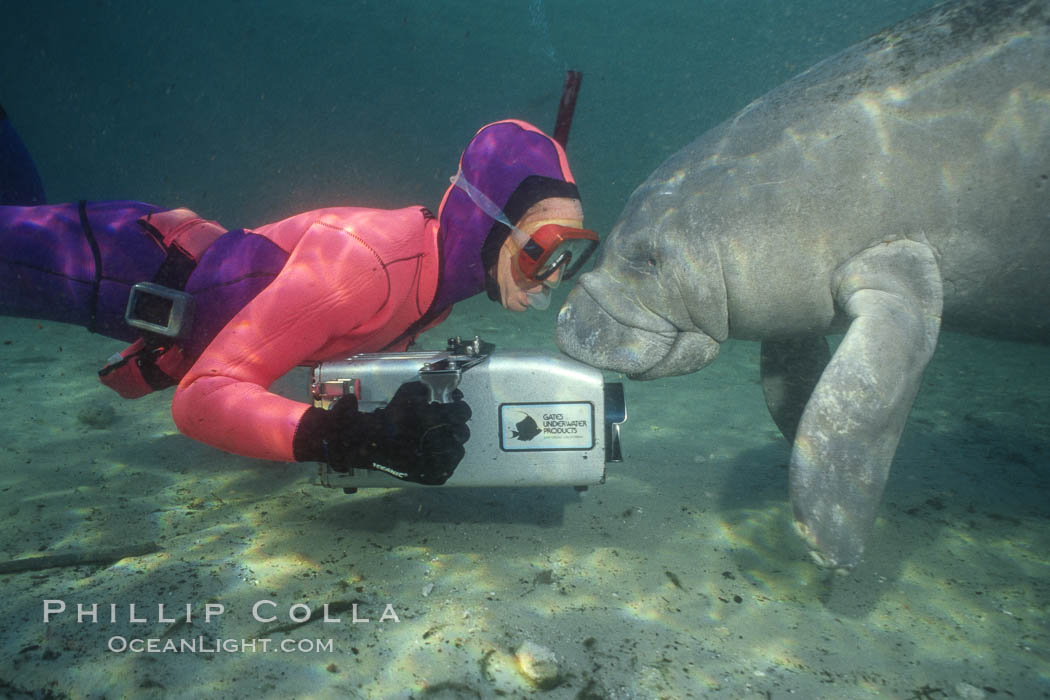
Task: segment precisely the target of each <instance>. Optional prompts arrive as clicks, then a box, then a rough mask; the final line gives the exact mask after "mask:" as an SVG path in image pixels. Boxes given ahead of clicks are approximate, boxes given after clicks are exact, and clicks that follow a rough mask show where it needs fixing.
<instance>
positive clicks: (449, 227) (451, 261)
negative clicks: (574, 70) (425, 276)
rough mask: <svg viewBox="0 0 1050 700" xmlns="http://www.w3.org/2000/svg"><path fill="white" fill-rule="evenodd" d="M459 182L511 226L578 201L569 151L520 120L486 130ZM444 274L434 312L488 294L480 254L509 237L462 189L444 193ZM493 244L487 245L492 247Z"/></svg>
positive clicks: (467, 156)
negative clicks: (551, 200)
mask: <svg viewBox="0 0 1050 700" xmlns="http://www.w3.org/2000/svg"><path fill="white" fill-rule="evenodd" d="M459 177H462V178H465V179H466V180H467V182H469V183H470V184H471V185H472V186H473V187H474V188H476V189H478V190H480V191H481V192H482V193H483V194H484V195H485V196H486V197H488V198H489V199H490V200H492V202H493V203H495V204H496V206H498V207H500V208H501V209H502V210H503V211H504V212H505V213H506V215H507V217H508V219H509V220H510V221H511V222H512V223H517V220H518V218H519V217H520V216H521V215H522V214H524V213H525V211H526V210H527V209H528V208H529V207H531V206H532V205H533V204H535V203H536V202H538V201H540V200H541V199H545V198H547V197H578V196H579V195H578V193H577V191H576V185H575V180H573V177H572V173H571V172H570V171H569V163H568V160H567V159H566V158H565V151H564V150H563V149H562V147H561V146H560V145H559V144H558V143H557V142H556V141H554V139H552V138H551V137H549V136H547V135H546V134H544V133H543V132H542V131H540V130H539V129H537V128H536V127H534V126H532V125H531V124H527V123H526V122H522V121H517V120H506V121H499V122H494V123H492V124H488V125H486V126H484V127H482V128H481V129H480V130H478V132H477V133H476V134H475V135H474V138H473V139H471V141H470V143H469V144H468V145H467V148H466V150H464V151H463V155H462V156H461V157H460V159H459ZM438 223H439V227H440V232H439V234H438V236H439V238H438V240H439V246H440V251H441V274H440V277H439V281H438V290H437V294H436V296H435V298H434V303H433V305H432V306H431V308H432V309H443V308H445V307H448V306H449V305H451V304H454V303H456V302H457V301H462V300H463V299H466V298H468V297H472V296H474V295H475V294H478V293H479V292H482V291H485V274H486V270H485V262H484V261H483V257H482V250H483V249H484V248H486V241H487V240H488V239H489V237H490V235H491V236H494V237H498V241H497V242H498V243H502V240H503V238H504V237H505V236H506V234H507V233H508V232H509V229H507V227H506V226H504V225H503V224H500V223H499V222H497V221H496V220H495V219H494V218H493V217H491V216H490V215H489V214H486V213H485V212H484V211H482V209H481V208H480V207H479V206H478V205H477V204H475V203H474V202H473V201H472V200H471V198H470V196H469V195H468V194H467V193H466V192H465V191H464V190H463V189H462V188H460V187H456V186H455V185H452V186H450V187H449V188H448V190H447V191H446V192H445V197H444V199H443V200H442V201H441V207H440V208H439V209H438ZM492 243H493V241H489V247H490V248H491V246H492Z"/></svg>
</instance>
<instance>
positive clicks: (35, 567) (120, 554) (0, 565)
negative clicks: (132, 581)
mask: <svg viewBox="0 0 1050 700" xmlns="http://www.w3.org/2000/svg"><path fill="white" fill-rule="evenodd" d="M159 550H160V547H158V546H157V543H156V542H142V543H140V544H133V545H127V546H124V547H108V548H106V549H90V550H74V551H70V552H63V553H61V554H46V555H44V556H42V557H26V558H24V559H11V560H10V561H2V562H0V574H11V573H17V572H20V571H40V570H41V569H53V568H56V567H60V566H80V565H81V564H112V563H113V562H116V561H120V560H121V559H125V558H127V557H141V556H143V555H145V554H153V553H154V552H156V551H159Z"/></svg>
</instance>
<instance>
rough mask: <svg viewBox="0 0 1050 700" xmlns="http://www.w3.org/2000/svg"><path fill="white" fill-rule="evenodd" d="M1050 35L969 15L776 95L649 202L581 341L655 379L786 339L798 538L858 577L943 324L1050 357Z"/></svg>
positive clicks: (913, 28) (992, 15)
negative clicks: (1028, 344) (748, 344)
mask: <svg viewBox="0 0 1050 700" xmlns="http://www.w3.org/2000/svg"><path fill="white" fill-rule="evenodd" d="M1048 27H1050V3H1048V2H1046V0H1018V1H1010V2H1003V1H999V2H996V1H991V0H983V1H979V0H964V1H961V2H949V3H945V4H942V5H939V6H936V7H934V8H932V9H931V10H929V11H927V12H925V13H922V14H920V15H917V16H915V17H913V18H911V19H909V20H906V21H904V22H902V23H900V24H898V25H896V26H895V27H893V28H891V29H889V30H887V31H885V32H882V33H880V34H878V35H876V36H874V37H872V38H871V39H868V40H867V41H864V42H862V43H860V44H858V45H856V46H854V47H852V48H850V49H847V50H845V51H843V52H842V53H840V54H838V55H836V56H834V57H832V58H829V59H827V60H825V61H823V62H822V63H819V64H817V65H816V66H814V67H813V68H811V69H810V70H808V71H806V72H805V73H803V74H801V75H799V76H797V77H796V78H794V79H792V80H791V81H789V82H787V83H785V84H784V85H782V86H781V87H779V88H777V89H775V90H773V91H772V92H770V93H769V94H767V95H766V96H764V97H762V98H760V99H758V100H756V101H755V102H753V103H752V104H751V105H749V106H748V107H746V108H745V109H744V110H742V111H741V112H740V113H739V114H737V115H736V116H735V117H733V118H732V119H730V120H729V121H727V122H725V123H723V124H722V125H720V126H718V127H716V128H715V129H713V130H711V131H710V132H708V133H707V134H705V135H704V136H702V137H701V138H700V139H698V140H697V141H695V142H694V143H693V144H691V145H690V146H688V147H686V148H685V149H683V150H682V151H680V152H679V153H677V154H676V155H674V156H672V157H671V158H670V159H669V160H668V161H667V162H665V163H664V164H663V165H662V166H661V167H660V168H659V169H657V170H656V172H654V173H653V174H652V176H651V177H650V178H649V179H648V180H647V181H646V182H645V183H643V184H642V185H641V186H640V187H639V188H638V189H637V190H636V191H635V192H634V194H633V195H632V196H631V198H630V200H629V202H628V203H627V206H626V208H625V210H624V212H623V214H622V216H621V217H620V220H619V221H618V222H617V224H616V226H615V227H614V228H613V231H612V233H611V234H610V236H609V238H608V240H606V241H605V242H604V243H603V246H602V249H601V252H600V253H599V258H598V261H597V264H596V266H595V268H594V270H593V271H592V272H590V273H587V274H585V275H583V276H582V277H581V279H580V282H579V285H578V286H577V287H576V289H575V290H573V292H572V294H571V295H570V296H569V298H568V300H567V302H566V304H565V306H564V307H563V308H562V310H561V312H560V314H559V317H558V344H559V346H560V347H561V348H562V350H563V351H565V352H566V353H568V354H569V355H571V356H573V357H576V358H578V359H580V360H582V361H585V362H588V363H590V364H593V365H596V366H598V367H602V368H607V369H611V370H617V371H621V372H626V373H627V374H628V376H630V377H631V378H636V379H651V378H656V377H663V376H669V375H677V374H685V373H688V372H694V371H696V370H698V369H700V368H701V367H704V366H705V365H706V364H707V363H709V362H711V361H712V360H713V359H714V358H715V357H716V356H717V355H718V350H719V346H720V344H721V343H722V342H723V341H724V340H726V339H727V338H742V339H750V340H760V341H762V361H761V365H762V367H761V370H762V383H763V390H764V392H765V396H766V402H767V404H768V406H769V410H770V413H771V414H772V416H773V418H774V420H775V422H776V423H777V425H778V427H779V428H780V430H781V432H782V433H783V434H784V435H785V436H786V437H787V438H788V439H789V440H792V441H793V442H794V447H793V450H792V455H791V477H790V486H791V500H792V505H793V510H794V517H795V525H796V529H797V530H798V531H799V533H800V534H801V535H802V536H803V537H804V538H805V539H806V540H807V542H808V544H809V546H810V547H811V550H812V552H813V556H814V559H815V560H816V561H817V562H818V563H820V564H822V565H824V566H828V567H831V568H835V569H849V568H851V567H853V566H855V565H856V564H857V563H858V562H859V561H860V559H861V556H862V554H863V551H864V545H865V542H866V540H867V539H868V537H869V535H870V532H871V530H872V527H873V525H874V521H875V515H876V511H877V509H878V505H879V501H880V500H881V497H882V491H883V488H884V486H885V483H886V479H887V477H888V475H889V469H890V463H891V462H892V460H893V455H894V452H895V451H896V449H897V443H898V441H899V439H900V435H901V431H902V430H903V427H904V424H905V421H906V419H907V415H908V412H909V411H910V409H911V406H912V402H913V400H914V398H915V394H916V392H917V391H918V387H919V383H920V380H921V377H922V373H923V370H924V369H925V367H926V364H927V362H928V361H929V359H930V357H931V355H932V354H933V351H934V349H935V347H936V344H937V338H938V334H939V332H940V329H941V327H942V325H943V327H944V328H946V329H952V330H958V331H962V332H966V333H971V334H976V335H984V336H989V337H996V338H1005V339H1014V340H1024V341H1033V342H1043V343H1045V342H1047V341H1048V340H1050V312H1048V309H1050V281H1048V277H1050V276H1048V274H1047V261H1048V260H1050V181H1048V176H1050V68H1048V66H1050V29H1048ZM942 320H943V323H942ZM840 332H845V336H844V337H843V339H842V342H841V344H840V345H839V346H838V348H837V349H836V351H835V353H834V354H833V355H832V354H831V353H830V352H829V350H828V344H827V342H826V340H825V337H824V336H825V335H827V334H831V333H840Z"/></svg>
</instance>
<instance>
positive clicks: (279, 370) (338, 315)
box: [172, 227, 388, 461]
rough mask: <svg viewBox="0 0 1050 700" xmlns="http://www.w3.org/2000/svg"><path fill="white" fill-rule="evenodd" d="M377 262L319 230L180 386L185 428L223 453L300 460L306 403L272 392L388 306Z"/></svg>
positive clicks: (179, 416) (175, 406) (179, 419)
mask: <svg viewBox="0 0 1050 700" xmlns="http://www.w3.org/2000/svg"><path fill="white" fill-rule="evenodd" d="M375 262H376V260H375V256H374V255H373V253H372V252H371V251H369V250H368V249H367V248H366V247H365V246H363V245H361V244H359V243H356V242H355V241H353V239H351V238H349V237H345V236H332V235H331V231H330V230H325V229H324V228H323V227H317V228H315V229H312V230H310V231H308V232H307V233H306V234H304V235H303V238H302V239H301V241H300V242H299V245H297V246H296V248H295V250H294V251H293V252H292V254H291V256H290V257H289V259H288V262H287V264H286V265H285V269H284V270H282V272H281V274H280V275H278V277H277V279H275V280H274V281H273V283H272V284H270V285H269V286H268V287H267V288H266V289H264V290H263V291H262V292H260V293H259V294H258V295H257V296H256V297H255V298H254V299H253V300H252V301H251V302H250V303H249V304H248V305H247V306H245V307H244V308H243V309H242V310H241V311H240V313H238V314H237V315H236V316H235V317H234V318H233V320H231V321H230V322H229V323H228V324H227V325H226V327H225V328H223V330H222V331H221V332H220V333H219V334H218V335H217V336H216V337H215V339H214V340H213V341H212V342H211V344H209V346H208V347H207V349H206V350H205V351H204V353H202V354H201V356H200V358H198V360H197V362H195V363H194V365H193V366H192V367H191V368H190V370H189V372H188V373H187V374H186V376H185V377H184V378H183V379H182V381H181V382H180V383H179V386H178V389H177V390H176V392H175V397H174V400H173V401H172V416H173V417H174V419H175V424H176V425H177V426H178V428H179V430H180V431H182V432H183V433H184V434H185V435H188V436H189V437H192V438H194V439H196V440H200V441H201V442H204V443H207V444H209V445H212V446H214V447H217V448H219V449H222V450H226V451H227V452H233V453H235V454H240V455H244V456H247V457H256V458H261V459H269V460H281V461H294V460H295V451H294V449H293V437H294V435H295V432H296V429H297V428H298V426H299V422H300V420H301V419H302V418H303V415H304V414H305V413H306V412H307V409H308V408H310V406H309V405H308V404H306V403H302V402H298V401H293V400H291V399H287V398H284V397H282V396H278V395H276V394H272V393H270V392H269V391H267V387H269V386H270V384H272V383H273V381H274V380H276V379H277V378H278V377H280V376H282V375H283V374H285V373H286V372H288V371H289V370H290V369H292V368H293V367H294V366H296V365H297V364H300V363H302V362H303V361H304V360H305V359H307V358H310V357H315V356H316V353H317V352H318V351H319V350H320V349H321V348H323V347H324V346H325V345H326V344H327V343H328V342H329V341H330V340H331V339H332V338H337V337H342V336H347V335H350V334H352V333H353V330H354V329H355V328H357V327H359V326H361V325H362V324H365V323H367V321H368V320H370V319H371V318H372V317H373V316H374V315H375V314H376V313H377V312H378V311H379V309H380V308H382V306H383V304H384V303H386V300H387V294H388V289H387V281H386V276H385V273H384V272H383V270H381V269H376V265H375ZM337 275H338V278H339V279H338V280H336V279H334V278H335V277H336V276H337Z"/></svg>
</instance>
